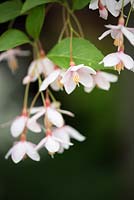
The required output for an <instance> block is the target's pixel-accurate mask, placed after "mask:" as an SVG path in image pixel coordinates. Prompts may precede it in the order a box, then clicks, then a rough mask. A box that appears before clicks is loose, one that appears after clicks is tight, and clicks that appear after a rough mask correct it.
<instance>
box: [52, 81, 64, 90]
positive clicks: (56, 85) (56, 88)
mask: <svg viewBox="0 0 134 200" xmlns="http://www.w3.org/2000/svg"><path fill="white" fill-rule="evenodd" d="M50 86H51V88H52V89H53V90H54V91H59V90H60V89H61V87H60V86H59V84H58V80H55V81H54V82H53V83H51V84H50Z"/></svg>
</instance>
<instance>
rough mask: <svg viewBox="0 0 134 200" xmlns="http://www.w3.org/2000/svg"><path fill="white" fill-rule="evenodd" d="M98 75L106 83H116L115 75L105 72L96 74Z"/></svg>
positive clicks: (116, 77)
mask: <svg viewBox="0 0 134 200" xmlns="http://www.w3.org/2000/svg"><path fill="white" fill-rule="evenodd" d="M98 75H100V76H102V77H103V78H105V79H106V80H107V81H109V82H113V83H114V82H117V81H118V76H116V75H115V74H110V73H107V72H98Z"/></svg>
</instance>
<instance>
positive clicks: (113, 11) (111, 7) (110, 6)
mask: <svg viewBox="0 0 134 200" xmlns="http://www.w3.org/2000/svg"><path fill="white" fill-rule="evenodd" d="M116 6H117V1H115V0H112V1H111V0H106V7H107V9H108V11H109V12H110V13H111V14H112V15H113V16H114V17H118V16H119V14H120V10H117V9H116Z"/></svg>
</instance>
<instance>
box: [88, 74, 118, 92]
mask: <svg viewBox="0 0 134 200" xmlns="http://www.w3.org/2000/svg"><path fill="white" fill-rule="evenodd" d="M93 80H94V85H93V87H90V88H85V91H86V92H91V91H92V90H93V89H94V87H95V86H97V87H98V88H100V89H103V90H109V89H110V83H114V82H117V80H118V76H116V75H114V74H110V73H107V72H102V71H98V72H97V73H96V75H93Z"/></svg>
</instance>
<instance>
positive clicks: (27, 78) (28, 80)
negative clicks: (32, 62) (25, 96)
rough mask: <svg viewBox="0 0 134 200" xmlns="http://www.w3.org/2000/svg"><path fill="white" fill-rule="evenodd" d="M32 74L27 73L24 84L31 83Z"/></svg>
mask: <svg viewBox="0 0 134 200" xmlns="http://www.w3.org/2000/svg"><path fill="white" fill-rule="evenodd" d="M31 80H32V79H31V76H29V75H27V76H25V77H24V78H23V82H22V83H23V85H26V84H28V83H30V82H31Z"/></svg>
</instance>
